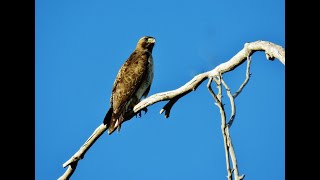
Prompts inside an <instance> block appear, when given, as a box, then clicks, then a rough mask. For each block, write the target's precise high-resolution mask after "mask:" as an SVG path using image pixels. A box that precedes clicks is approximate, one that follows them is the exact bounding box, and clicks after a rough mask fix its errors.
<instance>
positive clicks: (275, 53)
mask: <svg viewBox="0 0 320 180" xmlns="http://www.w3.org/2000/svg"><path fill="white" fill-rule="evenodd" d="M256 51H264V52H265V54H266V58H267V59H268V60H274V59H275V58H277V59H278V60H279V61H280V62H281V63H282V64H284V65H285V50H284V48H282V47H281V46H279V45H276V44H274V43H271V42H268V41H255V42H251V43H246V44H245V45H244V48H243V49H242V50H241V51H239V52H238V53H237V54H236V55H235V56H233V57H232V58H231V59H230V60H228V61H227V62H225V63H222V64H220V65H218V66H217V67H215V68H214V69H212V70H210V71H208V72H205V73H202V74H199V75H197V76H195V77H194V78H193V79H191V80H190V81H189V82H187V83H186V84H185V85H183V86H181V87H180V88H178V89H176V90H172V91H167V92H162V93H157V94H154V95H152V96H150V97H148V98H146V99H144V100H142V101H141V102H140V103H138V104H137V105H136V106H135V107H134V113H138V112H140V111H141V110H142V109H144V108H146V107H148V106H150V105H152V104H155V103H157V102H159V101H169V102H168V103H167V104H166V105H165V106H164V107H163V108H162V109H161V111H160V113H163V112H165V117H166V118H168V117H169V115H170V110H171V108H172V107H173V105H174V104H175V103H176V102H177V101H178V100H179V99H180V98H181V97H183V96H185V95H187V94H188V93H190V92H191V91H195V90H196V88H197V87H198V86H199V85H200V84H201V83H202V82H203V81H204V80H206V79H208V78H209V82H210V84H211V81H212V79H213V78H215V77H217V76H220V77H221V75H222V74H224V73H226V72H229V71H232V70H233V69H235V68H236V67H238V66H239V65H241V64H242V63H243V62H244V61H245V60H246V59H249V58H250V56H251V55H252V54H253V53H254V52H256ZM248 63H249V62H248ZM247 72H248V68H247ZM247 76H248V73H247ZM246 83H247V80H245V82H244V83H243V86H245V84H246ZM208 84H209V83H208ZM208 86H209V85H208ZM225 87H226V88H227V86H225ZM227 89H228V88H227ZM242 89H243V87H242V86H241V87H240V88H239V90H238V91H237V92H236V93H235V94H234V95H233V98H235V97H237V95H238V94H239V93H240V92H241V90H242ZM211 91H212V89H211ZM211 91H210V93H211V94H213V96H215V95H214V93H212V92H213V91H212V92H211ZM214 99H218V100H219V99H220V102H221V94H218V97H217V96H216V97H215V98H214ZM230 100H231V98H230ZM217 102H219V101H217ZM222 107H223V106H222ZM221 116H222V115H221ZM224 119H225V115H224ZM233 119H234V117H233V116H231V118H230V120H229V122H231V124H232V122H233ZM231 120H232V121H231ZM106 129H107V128H106V125H105V124H103V123H102V124H101V125H100V126H99V127H98V128H97V129H96V130H95V131H94V132H93V134H92V135H91V136H90V137H89V138H88V140H87V141H86V142H85V143H84V145H82V147H81V148H80V149H79V150H78V151H77V152H76V153H75V154H74V155H73V156H72V157H71V158H70V159H69V160H68V161H66V162H65V163H64V164H63V167H64V168H65V167H67V166H68V168H67V170H66V172H65V173H64V174H63V175H62V176H61V177H59V180H68V179H69V178H70V177H71V175H72V174H73V173H74V171H75V169H76V167H77V165H78V162H79V160H80V159H83V157H84V155H85V153H86V152H87V151H88V150H89V148H90V147H91V146H92V145H93V144H94V143H95V141H96V140H97V139H98V138H99V137H100V136H101V135H102V134H103V133H104V132H105V131H106ZM225 129H227V131H225V133H226V137H227V138H225V139H226V144H227V145H228V146H229V145H230V144H231V138H228V137H230V136H229V128H228V126H226V127H225ZM229 148H230V147H229ZM232 151H233V149H232ZM233 155H234V154H232V153H231V159H235V156H234V157H233ZM226 160H227V161H228V163H227V169H228V179H229V178H232V174H231V173H232V172H234V170H235V168H234V167H233V170H231V169H230V164H229V154H226ZM232 161H233V160H232ZM233 165H235V164H233ZM239 177H240V179H241V178H242V177H241V176H239Z"/></svg>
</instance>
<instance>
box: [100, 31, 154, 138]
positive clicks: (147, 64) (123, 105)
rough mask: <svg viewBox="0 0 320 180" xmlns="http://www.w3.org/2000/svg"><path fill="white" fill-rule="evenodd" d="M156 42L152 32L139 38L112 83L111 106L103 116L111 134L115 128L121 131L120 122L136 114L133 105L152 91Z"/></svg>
mask: <svg viewBox="0 0 320 180" xmlns="http://www.w3.org/2000/svg"><path fill="white" fill-rule="evenodd" d="M155 42H156V40H155V38H154V37H151V36H144V37H142V38H140V39H139V41H138V43H137V46H136V48H135V50H134V51H133V52H132V53H131V55H130V56H129V58H128V59H127V60H126V62H125V63H124V64H123V65H122V66H121V68H120V70H119V71H118V74H117V76H116V79H115V81H114V83H113V87H112V94H111V97H110V108H109V110H108V112H107V114H106V116H105V118H104V120H103V123H104V124H107V129H108V134H109V135H110V134H112V133H113V132H114V131H115V130H116V129H117V130H118V131H120V128H121V124H122V123H123V122H124V121H126V120H129V119H131V118H132V117H133V116H134V115H135V113H134V112H133V107H134V106H135V105H136V104H138V103H139V102H140V101H141V99H142V97H147V95H148V93H149V91H150V87H151V83H152V80H153V58H152V49H153V46H154V44H155ZM144 111H147V109H144ZM139 115H140V112H139Z"/></svg>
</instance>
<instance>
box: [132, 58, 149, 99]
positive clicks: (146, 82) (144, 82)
mask: <svg viewBox="0 0 320 180" xmlns="http://www.w3.org/2000/svg"><path fill="white" fill-rule="evenodd" d="M148 62H149V63H148V71H147V74H146V75H145V77H144V78H143V80H142V84H141V86H140V88H139V89H138V91H137V92H136V94H135V95H136V97H137V98H138V99H139V101H140V100H141V98H142V96H143V94H144V93H145V92H146V90H147V88H148V87H149V86H150V84H151V83H152V80H153V58H152V55H150V57H149V59H148Z"/></svg>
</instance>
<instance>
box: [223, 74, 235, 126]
mask: <svg viewBox="0 0 320 180" xmlns="http://www.w3.org/2000/svg"><path fill="white" fill-rule="evenodd" d="M221 82H222V84H223V86H224V87H225V88H226V91H227V95H228V97H229V100H230V106H231V116H230V119H229V122H228V123H227V126H228V127H229V128H230V127H231V126H232V123H233V120H234V119H235V116H236V106H235V103H234V98H233V96H232V94H231V90H230V88H229V87H228V85H227V84H226V83H225V82H224V80H223V79H221Z"/></svg>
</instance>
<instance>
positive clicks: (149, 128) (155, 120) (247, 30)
mask: <svg viewBox="0 0 320 180" xmlns="http://www.w3.org/2000/svg"><path fill="white" fill-rule="evenodd" d="M284 4H285V2H284V1H283V0H280V1H279V0H271V1H262V0H242V1H230V0H229V1H216V0H198V1H176V0H162V1H150V0H148V1H147V0H145V1H141V0H137V1H121V0H117V1H105V0H91V1H84V0H55V1H49V0H36V4H35V5H36V7H35V10H36V14H35V15H36V17H35V20H36V27H35V33H36V34H35V35H36V36H35V38H36V39H35V43H36V44H35V45H36V47H35V50H36V53H35V55H36V56H35V58H36V63H35V65H36V67H35V70H36V89H35V90H36V96H35V98H36V120H35V131H36V132H35V135H36V136H35V145H36V146H35V175H36V179H37V180H44V179H57V178H58V177H60V176H61V175H62V174H63V173H64V172H65V170H66V169H64V168H63V167H62V164H63V163H64V162H65V161H67V160H68V159H69V158H70V157H71V156H72V155H73V154H74V153H75V152H76V151H77V150H78V149H79V148H80V147H81V145H82V144H83V143H84V142H85V141H86V140H87V138H88V137H89V136H90V135H91V134H92V132H93V131H94V130H95V129H96V127H97V126H99V125H100V124H101V123H102V121H103V118H104V116H105V113H106V111H107V110H108V108H109V98H110V94H111V88H112V85H113V81H114V79H115V76H116V74H117V72H118V70H119V68H120V67H121V65H122V64H123V63H124V61H125V60H126V59H127V58H128V56H129V55H130V53H131V52H132V51H133V50H134V48H135V46H136V43H137V41H138V39H139V38H140V37H142V36H144V35H149V36H153V37H155V38H156V45H155V47H154V50H153V57H154V63H155V76H154V81H153V84H152V87H151V90H150V93H149V95H152V94H155V93H159V92H163V91H168V90H173V89H176V88H178V87H180V86H182V85H183V84H185V83H186V82H188V81H189V80H190V79H192V78H193V76H195V75H196V74H199V73H202V72H205V71H208V70H211V69H213V68H214V67H215V66H217V65H219V64H221V63H223V62H226V61H227V60H229V59H230V58H231V57H232V56H234V55H235V54H236V53H237V52H238V51H239V50H241V49H242V48H243V45H244V44H245V43H246V42H252V41H257V40H266V41H271V42H273V43H276V44H278V45H281V46H282V47H285V15H284V13H285V7H284ZM251 73H252V76H251V79H250V81H249V83H248V85H247V86H246V88H245V89H244V90H243V92H242V93H241V94H240V95H239V96H238V97H237V99H236V104H237V116H236V119H235V122H234V124H233V126H232V128H231V130H230V133H231V136H232V141H233V144H234V148H235V150H236V155H237V160H238V166H239V171H240V173H241V174H245V175H246V179H248V180H249V179H259V180H270V179H272V180H283V179H284V177H285V174H284V172H285V136H284V134H285V128H284V124H285V67H284V65H283V64H281V63H280V62H279V61H278V60H277V59H276V60H275V61H268V60H266V59H265V55H264V54H263V53H262V52H259V53H256V54H254V55H253V57H252V66H251ZM244 78H245V64H243V65H241V66H240V67H239V68H237V69H235V70H234V71H232V72H230V73H228V74H225V76H224V79H225V81H226V82H227V83H228V85H229V87H230V88H231V90H232V91H233V92H235V91H236V89H237V88H238V87H239V85H240V84H241V83H242V82H243V80H244ZM206 83H207V81H205V82H203V83H202V84H201V85H200V86H199V87H198V89H197V90H196V91H195V92H192V93H190V94H188V95H187V96H185V97H183V98H182V99H180V101H178V102H177V103H176V104H175V106H174V107H173V109H172V111H171V116H170V118H168V119H165V118H164V116H163V115H160V114H159V111H160V109H161V108H162V107H163V106H164V105H165V103H166V102H159V103H157V104H154V105H152V106H150V107H149V108H148V110H149V111H148V113H147V114H146V115H143V116H142V118H133V119H131V120H130V121H127V122H125V123H124V124H123V126H122V129H121V132H120V133H117V132H115V133H114V134H112V135H111V136H109V135H108V134H107V133H105V134H103V135H102V136H101V137H100V138H99V139H98V141H96V143H95V144H94V145H93V146H92V147H91V149H90V150H89V151H88V152H87V154H86V155H85V157H84V159H82V160H81V161H79V163H78V167H77V169H76V171H75V173H74V174H73V176H72V177H71V179H72V180H88V179H95V180H102V179H117V180H151V179H152V180H195V179H200V180H212V179H226V175H227V172H226V164H225V154H224V147H223V139H222V134H221V130H220V125H221V120H220V113H219V109H218V108H217V106H216V105H214V100H213V98H212V97H211V95H210V94H209V92H208V90H207V88H206ZM213 89H214V90H216V88H215V86H213ZM224 103H225V104H226V109H227V112H228V113H229V112H230V110H229V108H230V106H229V101H228V98H227V96H226V95H225V96H224ZM227 116H228V117H229V114H228V115H227Z"/></svg>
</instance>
